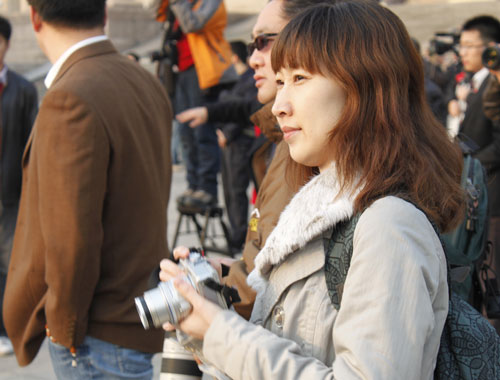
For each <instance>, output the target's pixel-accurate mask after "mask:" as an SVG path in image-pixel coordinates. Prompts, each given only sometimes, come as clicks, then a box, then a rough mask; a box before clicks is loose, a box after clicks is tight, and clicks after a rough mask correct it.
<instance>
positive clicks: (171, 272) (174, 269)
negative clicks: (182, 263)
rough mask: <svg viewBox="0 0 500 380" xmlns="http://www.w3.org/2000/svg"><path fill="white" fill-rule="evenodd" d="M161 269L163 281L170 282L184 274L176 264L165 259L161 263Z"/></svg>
mask: <svg viewBox="0 0 500 380" xmlns="http://www.w3.org/2000/svg"><path fill="white" fill-rule="evenodd" d="M160 269H161V271H160V280H161V281H168V280H171V279H172V278H174V277H177V276H180V275H182V274H183V272H182V270H181V268H179V266H178V265H177V264H176V263H174V262H173V261H171V260H168V259H163V260H162V261H160Z"/></svg>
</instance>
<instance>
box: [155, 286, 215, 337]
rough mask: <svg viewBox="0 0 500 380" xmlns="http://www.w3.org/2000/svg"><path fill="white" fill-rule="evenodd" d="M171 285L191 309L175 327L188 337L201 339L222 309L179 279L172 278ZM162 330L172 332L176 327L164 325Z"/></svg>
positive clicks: (168, 324)
mask: <svg viewBox="0 0 500 380" xmlns="http://www.w3.org/2000/svg"><path fill="white" fill-rule="evenodd" d="M173 283H174V286H175V288H176V289H177V291H178V292H179V294H180V295H181V296H182V297H184V298H185V299H186V300H187V301H188V302H189V303H190V304H191V305H192V307H193V309H192V310H191V313H190V314H189V315H188V316H187V317H186V318H185V319H183V320H182V321H181V323H180V324H179V326H177V327H178V328H180V329H181V330H182V331H183V332H184V333H186V334H188V335H189V336H192V337H194V338H197V339H203V338H204V337H205V333H206V332H207V330H208V328H209V327H210V325H211V323H212V321H213V319H214V318H215V316H216V315H217V313H219V312H221V311H222V309H221V308H220V307H219V306H217V305H215V304H214V303H212V302H210V301H208V300H207V299H205V298H203V297H202V296H201V295H199V294H198V292H197V291H196V290H195V289H194V288H193V287H192V286H191V285H190V284H188V283H187V282H186V281H184V280H183V279H182V278H181V277H176V278H174V279H173ZM163 328H164V329H165V330H167V331H173V330H175V328H176V327H175V326H173V325H171V324H170V323H165V324H164V325H163Z"/></svg>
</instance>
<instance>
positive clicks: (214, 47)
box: [157, 0, 236, 89]
mask: <svg viewBox="0 0 500 380" xmlns="http://www.w3.org/2000/svg"><path fill="white" fill-rule="evenodd" d="M203 1H207V0H198V1H197V2H196V4H195V5H194V7H193V8H192V10H193V11H194V12H196V10H197V9H199V8H200V7H201V5H202V2H203ZM168 4H169V0H163V2H162V3H161V5H160V8H159V9H158V14H157V20H158V21H165V20H166V12H167V6H168ZM226 25H227V13H226V7H225V6H224V2H223V1H221V2H220V4H219V7H218V8H217V10H216V12H215V13H214V14H213V15H212V17H211V18H210V20H208V22H207V23H206V24H205V25H204V26H203V27H202V28H201V29H200V30H197V31H196V32H188V33H186V36H187V40H188V43H189V48H190V49H191V54H192V56H193V60H194V66H195V69H196V74H197V75H198V82H199V85H200V88H201V89H207V88H209V87H212V86H215V85H217V84H219V83H220V81H221V78H222V76H223V75H224V73H225V72H226V70H227V69H229V68H230V67H231V54H232V53H231V46H230V45H229V43H228V42H227V41H226V39H225V38H224V29H225V28H226ZM234 79H236V76H235V78H234Z"/></svg>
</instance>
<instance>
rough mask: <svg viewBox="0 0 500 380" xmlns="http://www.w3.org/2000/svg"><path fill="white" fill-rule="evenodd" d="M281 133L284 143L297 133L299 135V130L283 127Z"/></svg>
mask: <svg viewBox="0 0 500 380" xmlns="http://www.w3.org/2000/svg"><path fill="white" fill-rule="evenodd" d="M281 131H282V132H283V139H284V140H285V141H286V140H289V139H291V138H292V137H293V136H294V135H296V134H297V133H299V131H300V128H292V127H283V128H281Z"/></svg>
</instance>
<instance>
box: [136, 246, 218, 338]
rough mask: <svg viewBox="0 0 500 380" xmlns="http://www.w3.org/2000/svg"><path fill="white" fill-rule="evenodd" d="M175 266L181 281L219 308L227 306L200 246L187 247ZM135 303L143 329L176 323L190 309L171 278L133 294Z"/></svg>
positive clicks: (216, 275)
mask: <svg viewBox="0 0 500 380" xmlns="http://www.w3.org/2000/svg"><path fill="white" fill-rule="evenodd" d="M179 266H180V267H181V268H182V269H183V271H184V273H185V278H184V279H185V281H187V282H188V283H190V284H191V285H192V286H193V288H195V289H196V291H197V292H198V293H199V294H201V295H202V296H203V297H205V298H206V299H208V300H210V301H212V302H214V303H215V304H217V305H219V306H220V307H222V308H223V309H227V308H228V305H227V302H226V299H225V297H224V295H223V293H222V289H223V287H222V285H220V282H219V275H218V274H217V271H216V270H215V269H214V268H213V267H212V266H211V265H210V263H209V262H208V261H207V260H206V259H205V258H204V257H203V255H202V251H201V250H200V249H197V248H190V249H189V257H188V258H186V259H181V260H179ZM135 306H136V308H137V311H138V313H139V317H140V318H141V322H142V325H143V326H144V328H145V329H146V330H147V329H149V328H151V327H157V328H158V327H161V326H162V325H163V324H164V323H166V322H169V323H171V324H172V325H174V326H176V325H178V324H179V322H180V321H182V320H183V319H184V318H185V317H187V316H188V314H189V313H190V312H191V304H190V303H189V302H188V301H186V300H185V299H184V298H183V297H182V296H181V295H180V294H179V293H178V292H177V289H176V288H175V286H174V284H173V283H172V280H170V281H165V282H160V284H159V285H158V286H157V287H156V288H153V289H150V290H148V291H146V292H145V293H144V295H143V296H142V297H136V298H135Z"/></svg>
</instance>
